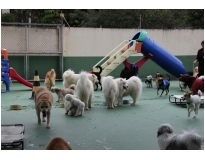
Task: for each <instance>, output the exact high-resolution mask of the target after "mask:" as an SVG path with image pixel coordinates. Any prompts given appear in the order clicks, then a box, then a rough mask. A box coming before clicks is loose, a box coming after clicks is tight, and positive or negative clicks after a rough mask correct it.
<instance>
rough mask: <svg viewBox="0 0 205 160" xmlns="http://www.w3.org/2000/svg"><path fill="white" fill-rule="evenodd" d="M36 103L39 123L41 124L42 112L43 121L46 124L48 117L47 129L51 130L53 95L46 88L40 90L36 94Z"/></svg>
mask: <svg viewBox="0 0 205 160" xmlns="http://www.w3.org/2000/svg"><path fill="white" fill-rule="evenodd" d="M34 102H35V108H36V115H37V118H38V123H39V124H41V117H40V113H41V112H42V119H43V122H45V121H46V120H45V118H46V116H47V125H46V127H47V128H50V114H51V108H52V104H53V95H52V94H51V93H50V91H48V90H47V89H45V88H38V89H37V90H36V91H35V94H34Z"/></svg>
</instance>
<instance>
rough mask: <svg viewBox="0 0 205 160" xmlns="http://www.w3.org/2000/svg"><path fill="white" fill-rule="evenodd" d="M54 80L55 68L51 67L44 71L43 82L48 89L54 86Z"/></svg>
mask: <svg viewBox="0 0 205 160" xmlns="http://www.w3.org/2000/svg"><path fill="white" fill-rule="evenodd" d="M55 80H56V73H55V70H54V69H51V70H50V71H48V72H47V73H46V76H45V82H44V84H45V86H46V87H47V89H48V90H51V87H54V86H55Z"/></svg>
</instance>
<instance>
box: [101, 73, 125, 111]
mask: <svg viewBox="0 0 205 160" xmlns="http://www.w3.org/2000/svg"><path fill="white" fill-rule="evenodd" d="M127 88H128V85H127V82H126V79H123V78H117V79H114V78H113V77H112V76H107V77H102V91H103V95H104V98H105V101H106V103H107V108H109V109H110V108H112V109H113V108H114V107H115V106H117V105H118V104H119V103H121V97H122V95H123V92H124V90H125V89H127Z"/></svg>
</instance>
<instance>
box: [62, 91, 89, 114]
mask: <svg viewBox="0 0 205 160" xmlns="http://www.w3.org/2000/svg"><path fill="white" fill-rule="evenodd" d="M65 99H66V101H65V102H64V106H65V110H66V112H65V114H67V115H69V116H82V115H83V112H84V107H85V104H84V103H83V102H81V101H80V100H79V99H77V98H75V96H74V95H71V94H66V95H65Z"/></svg>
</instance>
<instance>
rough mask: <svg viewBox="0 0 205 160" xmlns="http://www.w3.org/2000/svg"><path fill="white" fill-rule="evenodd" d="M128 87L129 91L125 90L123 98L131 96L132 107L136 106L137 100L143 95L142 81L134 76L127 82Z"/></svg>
mask: <svg viewBox="0 0 205 160" xmlns="http://www.w3.org/2000/svg"><path fill="white" fill-rule="evenodd" d="M127 85H128V89H127V90H124V93H123V96H122V97H126V96H131V97H132V99H133V102H132V103H131V106H135V105H136V101H137V99H138V98H139V97H140V96H141V94H142V81H141V79H140V78H139V77H136V76H132V77H130V78H129V79H128V80H127Z"/></svg>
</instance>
